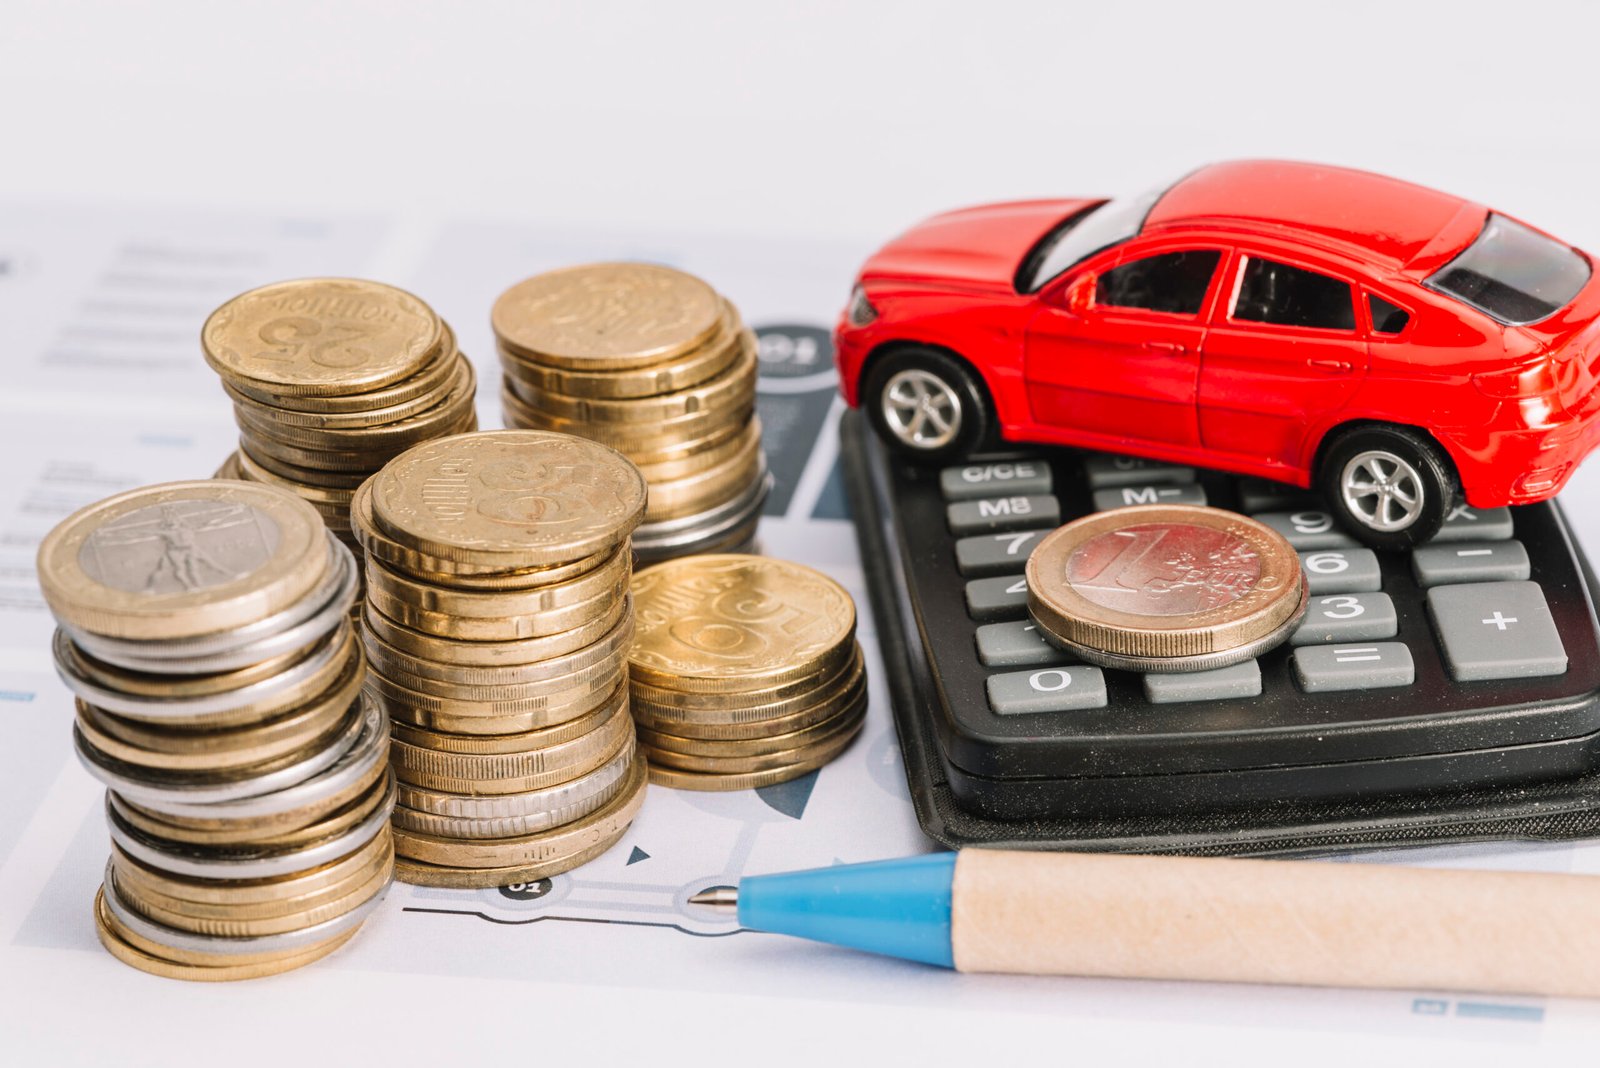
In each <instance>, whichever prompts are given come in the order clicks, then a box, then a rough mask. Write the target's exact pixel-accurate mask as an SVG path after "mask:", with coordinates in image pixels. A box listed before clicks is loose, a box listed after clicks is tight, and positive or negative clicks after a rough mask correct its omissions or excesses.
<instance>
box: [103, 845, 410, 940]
mask: <svg viewBox="0 0 1600 1068" xmlns="http://www.w3.org/2000/svg"><path fill="white" fill-rule="evenodd" d="M384 846H385V848H384V850H383V852H381V853H379V854H377V855H375V856H374V857H373V859H372V861H371V863H369V864H367V865H366V866H365V867H362V868H360V869H356V870H352V871H351V872H350V873H349V875H348V876H347V877H346V878H344V879H342V880H340V881H339V882H337V883H330V884H328V885H327V886H322V887H318V888H316V889H314V890H311V891H309V892H307V893H298V894H286V895H284V896H283V897H280V898H274V899H273V900H271V901H245V902H233V901H230V902H224V903H217V902H209V901H193V900H190V899H189V898H186V897H179V896H177V895H174V894H168V893H164V892H162V891H160V890H157V889H155V888H154V887H152V886H150V885H149V884H148V883H146V882H143V881H140V880H138V879H136V878H130V877H129V876H128V873H127V872H126V871H125V870H124V869H123V868H122V867H120V866H118V865H117V864H115V863H113V864H112V872H113V875H114V876H115V879H116V887H117V892H118V893H119V894H120V895H122V898H123V900H125V901H127V902H128V904H129V905H130V906H132V907H133V908H134V910H135V911H137V912H140V913H143V914H144V915H146V916H151V917H152V918H155V917H154V916H153V914H152V913H151V912H149V911H147V910H146V905H147V904H148V905H150V906H153V907H155V908H159V909H162V910H164V911H166V912H169V913H175V914H180V915H182V916H185V917H188V918H189V919H191V920H224V921H235V920H271V919H283V918H285V917H298V916H300V915H302V914H304V913H306V912H307V911H309V910H311V909H313V908H318V907H320V906H323V905H326V904H327V903H329V902H332V901H337V900H338V899H340V898H342V897H345V896H347V895H349V894H351V893H353V892H355V891H357V890H359V889H361V888H362V887H364V886H368V885H371V884H378V885H382V883H384V882H386V881H387V880H388V879H389V878H390V876H392V875H393V873H394V843H393V841H392V838H391V836H387V835H386V836H385V837H384ZM324 918H325V919H327V918H331V917H324ZM157 922H160V923H165V924H167V926H169V927H173V926H178V925H177V924H172V923H168V922H167V921H166V920H164V919H161V920H158V921H157ZM298 926H301V927H309V926H311V924H310V923H309V922H301V923H299V924H298Z"/></svg>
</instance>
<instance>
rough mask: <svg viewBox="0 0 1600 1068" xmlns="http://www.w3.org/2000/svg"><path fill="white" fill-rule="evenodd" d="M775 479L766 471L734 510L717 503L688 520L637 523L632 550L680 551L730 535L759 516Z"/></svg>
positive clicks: (645, 551)
mask: <svg viewBox="0 0 1600 1068" xmlns="http://www.w3.org/2000/svg"><path fill="white" fill-rule="evenodd" d="M774 482H775V480H774V479H773V477H772V475H771V474H767V475H766V476H765V477H764V478H762V479H761V481H759V482H756V483H754V484H753V485H752V487H751V489H750V490H749V491H747V492H746V493H744V494H743V495H741V497H740V498H738V499H737V501H736V503H737V504H738V506H739V507H738V508H737V509H731V510H730V509H727V506H718V507H717V508H715V509H712V510H711V511H709V512H701V513H700V514H698V515H692V516H689V517H688V520H687V521H685V520H676V519H674V520H671V521H669V522H667V523H660V524H647V525H644V526H640V527H638V528H637V529H636V530H634V532H633V548H634V551H635V552H638V553H640V554H641V555H642V554H645V553H650V552H666V551H671V550H681V549H682V548H684V547H685V546H688V545H694V544H696V543H699V542H709V541H714V540H716V539H717V538H719V537H722V536H724V535H727V534H731V533H732V532H733V531H735V530H737V529H738V528H739V526H740V525H741V524H744V523H746V522H748V521H749V520H750V519H751V518H753V517H759V516H760V514H761V508H762V506H763V505H764V504H766V501H767V494H769V493H770V492H771V491H772V487H773V485H774ZM708 517H709V518H708ZM680 524H686V525H680Z"/></svg>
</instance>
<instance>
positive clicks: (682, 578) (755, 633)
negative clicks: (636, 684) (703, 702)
mask: <svg viewBox="0 0 1600 1068" xmlns="http://www.w3.org/2000/svg"><path fill="white" fill-rule="evenodd" d="M633 598H634V604H635V611H634V614H635V616H636V623H635V626H636V634H635V638H634V645H633V649H632V651H631V652H630V653H629V657H628V662H629V668H630V670H631V671H632V673H633V674H634V677H636V678H638V679H640V680H642V681H644V682H648V683H651V684H653V685H656V686H660V687H662V688H664V689H676V690H686V691H692V692H701V693H728V692H736V691H740V690H750V689H762V688H766V687H772V686H781V685H782V684H783V683H785V682H787V681H789V680H791V679H794V678H799V677H805V676H806V675H808V674H811V673H812V672H814V671H815V670H816V664H817V662H818V661H821V660H824V659H826V658H827V657H828V656H829V655H830V654H831V655H837V651H838V650H839V649H840V648H841V647H846V648H847V647H849V645H850V644H851V643H852V642H853V640H854V637H855V624H856V614H855V602H854V601H852V600H851V598H850V595H849V594H848V593H846V592H845V590H844V588H843V587H841V586H840V585H839V584H838V583H837V582H834V581H833V580H832V579H830V578H828V577H827V576H826V575H824V574H822V573H821V572H818V571H814V570H812V569H811V568H809V567H804V566H802V565H800V564H794V563H789V562H786V561H782V560H772V559H767V558H764V557H755V556H729V555H721V556H698V557H686V558H683V559H679V560H672V561H668V562H666V563H662V564H657V565H655V566H654V567H650V568H647V569H645V570H643V571H641V572H639V573H638V574H636V575H635V576H634V580H633Z"/></svg>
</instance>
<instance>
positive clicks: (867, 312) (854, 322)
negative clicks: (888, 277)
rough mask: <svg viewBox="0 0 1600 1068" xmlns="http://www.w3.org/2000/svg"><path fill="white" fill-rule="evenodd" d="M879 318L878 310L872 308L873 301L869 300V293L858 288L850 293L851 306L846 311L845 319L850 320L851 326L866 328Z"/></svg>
mask: <svg viewBox="0 0 1600 1068" xmlns="http://www.w3.org/2000/svg"><path fill="white" fill-rule="evenodd" d="M877 317H878V309H877V308H874V307H873V306H872V301H870V300H868V299H867V291H866V290H865V289H862V288H861V287H860V286H856V287H855V288H854V289H852V290H851V291H850V306H849V307H848V308H847V309H845V318H846V319H848V320H850V325H851V326H866V325H867V324H868V323H870V322H872V320H874V319H876V318H877Z"/></svg>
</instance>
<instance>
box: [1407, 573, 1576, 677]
mask: <svg viewBox="0 0 1600 1068" xmlns="http://www.w3.org/2000/svg"><path fill="white" fill-rule="evenodd" d="M1428 614H1429V615H1430V616H1432V617H1433V627H1434V629H1435V630H1436V631H1438V632H1439V644H1440V645H1442V646H1444V658H1445V660H1446V661H1447V662H1448V663H1449V665H1450V674H1451V675H1454V676H1455V678H1456V681H1458V682H1478V681H1481V680H1483V679H1521V678H1532V677H1535V676H1539V675H1561V674H1564V673H1565V672H1566V670H1567V649H1566V646H1564V645H1562V644H1561V634H1560V632H1559V631H1557V630H1556V621H1555V618H1554V617H1553V616H1551V615H1550V606H1549V605H1548V604H1546V603H1545V599H1544V591H1543V590H1541V589H1540V588H1539V585H1538V583H1536V582H1474V583H1470V584H1467V585H1461V586H1439V587H1436V588H1434V589H1431V590H1429V591H1428Z"/></svg>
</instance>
